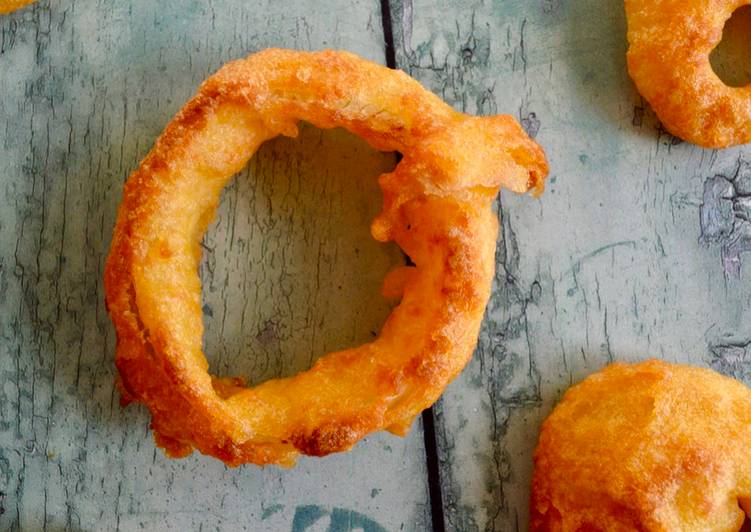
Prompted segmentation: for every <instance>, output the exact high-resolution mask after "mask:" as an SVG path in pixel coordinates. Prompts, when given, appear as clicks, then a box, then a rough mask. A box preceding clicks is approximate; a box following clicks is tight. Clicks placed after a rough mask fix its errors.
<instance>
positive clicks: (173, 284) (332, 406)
mask: <svg viewBox="0 0 751 532" xmlns="http://www.w3.org/2000/svg"><path fill="white" fill-rule="evenodd" d="M299 120H305V121H307V122H310V123H312V124H314V125H315V126H317V127H320V128H331V127H344V128H346V129H348V130H349V131H351V132H353V133H355V134H357V135H359V136H361V137H363V138H364V139H365V140H367V141H368V142H369V143H370V144H371V145H372V146H374V147H375V148H376V149H380V150H388V151H399V152H401V153H402V154H403V155H404V157H403V159H402V160H401V162H400V163H399V164H398V166H397V167H396V169H395V170H394V171H393V172H392V173H388V174H384V175H382V176H381V177H380V179H379V182H380V185H381V188H382V190H383V194H384V208H383V212H382V213H381V214H380V215H379V216H378V217H377V218H376V220H375V221H374V222H373V224H372V228H371V230H372V234H373V236H374V237H375V238H376V239H377V240H380V241H384V242H385V241H388V240H395V241H396V242H397V243H398V244H399V245H400V246H401V247H402V249H403V250H404V251H405V252H406V253H407V254H408V255H409V256H410V257H411V258H412V260H413V261H414V263H415V267H413V268H411V269H410V270H409V271H407V272H405V271H400V272H398V273H397V274H394V275H390V276H389V279H390V281H389V282H388V283H387V285H388V287H387V289H386V291H387V292H389V293H390V295H395V294H394V292H397V293H398V292H400V291H401V292H402V294H401V295H402V301H401V304H400V305H399V306H398V307H397V308H396V309H395V310H394V311H393V313H392V314H391V315H390V316H389V318H388V320H387V321H386V324H385V325H384V327H383V330H382V332H381V335H380V336H379V337H378V338H377V339H376V340H375V341H374V342H372V343H369V344H365V345H363V346H360V347H357V348H354V349H348V350H345V351H340V352H336V353H331V354H328V355H326V356H324V357H323V358H321V359H320V360H318V361H317V362H316V364H315V365H314V366H313V367H312V368H311V369H310V370H308V371H306V372H303V373H300V374H298V375H296V376H294V377H291V378H286V379H278V380H271V381H268V382H265V383H263V384H261V385H259V386H257V387H255V388H245V387H244V386H243V381H242V379H240V378H235V379H218V378H214V377H211V376H210V375H209V373H208V371H207V370H208V364H207V361H206V358H205V356H204V354H203V352H202V350H201V337H202V331H203V326H202V315H201V283H200V279H199V277H198V264H199V260H200V257H201V251H200V249H201V248H200V246H199V243H200V241H201V238H202V236H203V234H204V233H205V231H206V229H207V226H208V224H209V222H210V220H211V219H212V218H213V216H214V213H215V210H216V207H217V203H218V201H219V195H220V192H221V190H222V188H223V187H224V185H225V184H226V183H227V182H228V180H229V179H230V177H231V176H232V175H233V174H235V173H236V172H238V171H239V170H240V169H241V168H243V166H245V164H246V162H247V161H248V159H249V158H250V157H251V156H252V155H253V153H254V152H255V151H256V149H257V148H258V146H259V145H260V144H261V143H262V142H264V141H265V140H268V139H270V138H273V137H275V136H277V135H279V134H282V135H288V136H295V135H296V134H297V126H296V124H297V122H298V121H299ZM546 174H547V163H546V161H545V157H544V154H543V152H542V149H541V148H540V147H539V146H538V145H537V144H535V143H534V142H533V141H532V140H531V139H530V138H529V137H527V135H526V134H525V133H524V131H523V130H522V129H521V127H520V126H519V124H518V123H517V122H516V121H515V120H514V119H513V118H512V117H510V116H493V117H483V118H481V117H470V116H467V115H463V114H461V113H457V112H455V111H453V110H452V109H451V108H450V107H449V106H448V105H446V104H445V103H443V102H442V101H441V100H440V99H439V98H438V97H437V96H435V95H433V94H431V93H430V92H428V91H426V90H425V89H424V88H422V86H420V84H418V83H417V82H416V81H414V80H413V79H411V78H410V77H409V76H407V75H406V74H404V73H403V72H399V71H395V70H390V69H387V68H386V67H383V66H380V65H377V64H374V63H371V62H368V61H365V60H363V59H360V58H358V57H356V56H354V55H352V54H349V53H345V52H334V51H325V52H315V53H306V52H296V51H291V50H266V51H264V52H260V53H257V54H255V55H251V56H250V57H248V58H247V59H245V60H240V61H235V62H232V63H229V64H227V65H225V66H224V67H223V68H222V69H221V70H219V71H218V72H217V73H216V74H214V75H213V76H211V77H210V78H209V79H208V80H207V81H205V82H204V83H203V85H202V86H201V88H200V90H199V92H198V94H197V95H196V96H195V97H194V98H193V99H192V100H191V101H190V102H189V103H188V104H187V105H186V106H185V107H184V108H183V109H182V110H181V111H180V113H179V114H178V115H177V116H176V117H175V118H174V119H173V120H172V122H171V123H170V124H169V125H168V126H167V128H166V130H165V131H164V133H163V134H162V136H161V137H160V138H159V140H158V141H157V143H156V145H155V146H154V148H153V149H152V151H151V152H150V153H149V155H148V156H147V157H146V158H145V159H144V161H143V162H142V163H141V166H140V167H139V168H138V169H137V170H136V171H135V172H134V173H133V174H132V175H131V176H130V178H129V179H128V182H127V183H126V185H125V192H124V198H123V203H122V205H121V207H120V211H119V214H118V218H117V222H116V226H115V231H114V237H113V241H112V247H111V251H110V255H109V258H108V260H107V265H106V271H105V287H106V300H107V305H108V309H109V312H110V315H111V317H112V320H113V322H114V324H115V328H116V330H117V337H118V345H117V353H116V364H117V367H118V370H119V372H120V388H121V392H122V396H123V399H124V401H126V402H127V401H139V402H142V403H145V404H146V405H147V406H148V407H149V409H150V410H151V413H152V427H153V429H154V432H155V439H156V441H157V443H158V445H160V446H161V447H163V448H164V449H166V451H167V454H168V455H170V456H173V457H179V456H185V455H187V454H189V453H190V452H191V451H192V450H193V448H197V449H198V450H200V451H201V452H202V453H205V454H209V455H213V456H215V457H217V458H219V459H221V460H223V461H224V462H225V463H227V464H230V465H238V464H241V463H246V462H253V463H256V464H270V463H279V464H282V465H291V464H292V463H294V460H295V458H296V456H297V455H298V454H299V453H304V454H308V455H325V454H328V453H331V452H336V451H343V450H347V449H349V448H350V447H351V446H352V445H354V444H355V443H356V442H357V441H358V440H360V439H361V438H363V437H364V436H365V435H367V434H369V433H371V432H373V431H377V430H382V429H386V430H389V431H391V432H394V433H397V434H404V433H406V432H407V430H408V429H409V426H410V424H411V423H412V421H413V419H414V417H415V416H416V415H417V414H418V413H419V412H420V411H421V410H423V409H425V408H427V407H428V406H430V405H431V404H432V403H433V402H434V401H435V400H436V399H437V398H438V397H439V395H440V394H441V392H442V391H443V389H444V388H445V386H446V385H447V383H448V382H449V381H450V380H452V379H453V378H454V377H456V376H457V375H458V373H459V372H460V371H461V369H462V368H463V367H464V365H465V364H466V363H467V361H468V359H469V358H470V357H471V355H472V350H473V348H474V346H475V343H476V340H477V334H478V329H479V326H480V322H481V320H482V316H483V311H484V308H485V304H486V302H487V300H488V297H489V293H490V285H491V279H492V277H493V273H494V267H495V262H494V254H495V242H496V236H497V232H498V224H497V219H496V216H495V215H494V214H493V213H492V211H491V208H490V207H491V203H492V201H493V200H494V198H495V196H496V194H497V192H498V189H499V186H500V185H504V186H505V187H506V188H509V189H511V190H513V191H516V192H520V193H521V192H525V191H527V190H529V189H531V188H535V189H538V190H541V187H542V184H543V179H544V177H545V176H546Z"/></svg>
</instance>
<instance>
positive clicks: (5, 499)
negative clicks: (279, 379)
mask: <svg viewBox="0 0 751 532" xmlns="http://www.w3.org/2000/svg"><path fill="white" fill-rule="evenodd" d="M380 21H381V18H380V6H379V4H378V2H376V1H375V0H357V1H354V2H350V1H337V0H326V1H324V2H318V3H317V4H316V7H315V9H313V8H312V6H311V5H310V4H309V3H307V2H301V1H296V2H285V3H275V2H260V1H255V2H247V1H229V0H221V1H220V0H213V1H209V2H199V1H186V0H174V1H170V2H150V1H145V0H143V1H133V2H130V1H129V2H121V1H114V0H112V1H88V0H86V1H70V0H57V1H53V2H47V1H46V0H42V1H40V2H39V3H37V4H34V5H33V6H31V7H29V8H28V9H24V10H21V11H19V12H17V13H15V14H13V15H11V16H8V17H3V18H0V117H2V121H0V127H1V128H2V129H0V197H2V202H1V203H2V205H0V337H1V338H2V340H0V375H2V377H1V380H0V383H1V384H2V385H1V386H0V423H1V424H0V492H2V495H0V507H2V508H3V510H4V513H2V515H0V529H3V530H5V529H24V530H40V529H44V528H46V529H49V530H63V529H73V530H79V529H80V530H103V529H107V530H111V529H118V528H119V529H122V530H139V529H147V530H154V529H160V530H188V529H203V530H215V529H221V530H243V529H245V530H284V529H287V530H290V529H292V527H293V524H295V523H296V525H295V526H297V528H296V530H304V529H306V528H305V527H306V526H307V525H311V526H313V529H315V530H319V529H325V528H326V526H328V525H327V523H333V524H332V526H340V525H341V524H342V523H344V522H345V521H346V522H347V523H351V524H352V526H357V524H358V523H361V524H362V523H366V524H367V523H377V524H378V526H380V527H383V528H384V529H387V530H399V529H404V530H423V529H425V527H426V526H428V525H426V523H427V520H428V519H429V514H428V506H429V504H428V495H427V488H426V483H425V477H426V475H425V466H424V449H423V443H422V432H421V428H420V426H419V424H416V426H415V427H414V429H413V431H412V432H411V433H410V435H409V436H408V437H407V438H405V439H400V438H396V437H394V436H389V435H383V434H381V435H376V436H374V437H371V438H368V439H367V440H366V441H364V442H362V443H361V444H360V445H358V446H357V448H356V449H355V450H354V451H353V452H351V453H349V454H345V455H338V456H332V457H328V458H325V459H321V460H316V459H303V460H302V461H301V463H300V465H299V466H298V467H297V468H296V469H293V470H290V471H284V470H279V469H277V468H266V469H259V468H256V467H253V466H249V467H243V468H239V469H227V468H225V467H224V466H223V465H222V464H221V463H219V462H217V461H215V460H213V459H207V458H204V457H201V456H198V455H194V456H191V457H190V458H188V459H185V460H181V461H171V460H168V459H166V458H165V457H164V456H163V455H162V453H161V452H160V451H158V450H156V449H155V448H154V444H153V441H152V438H151V434H150V432H149V430H148V427H147V425H148V415H147V413H146V411H145V409H144V408H141V407H129V408H127V409H125V410H122V409H121V408H120V406H119V405H118V396H117V393H116V391H115V390H114V387H113V384H114V378H115V370H114V367H113V354H114V342H115V338H114V332H113V329H112V327H111V325H110V322H109V319H108V317H107V315H106V312H105V309H104V307H103V299H104V297H103V287H102V268H103V263H104V259H105V257H106V253H107V250H108V246H109V241H110V235H111V231H112V226H113V222H114V216H115V212H116V208H117V205H118V203H119V201H120V197H121V190H122V184H123V181H124V179H125V178H126V176H127V175H128V173H129V172H130V171H131V170H132V169H133V168H134V167H135V166H136V165H137V164H138V161H139V160H140V158H141V157H143V156H144V155H145V154H146V153H147V151H148V149H149V148H150V147H151V145H152V143H153V141H154V139H155V138H156V136H157V135H158V134H159V132H160V131H161V130H162V128H163V127H164V126H165V124H166V123H167V122H168V121H169V119H170V118H171V117H172V116H173V115H174V113H175V112H176V111H177V110H178V109H179V108H180V107H181V106H182V104H183V103H184V102H185V101H186V100H187V99H188V98H189V97H190V95H191V94H192V93H193V92H194V90H195V88H196V87H197V85H198V84H199V83H200V81H202V80H203V79H204V78H205V77H206V76H207V75H208V74H210V73H211V72H212V71H213V70H215V69H216V68H218V67H219V66H220V65H221V64H222V63H224V62H225V61H227V60H229V59H233V58H238V57H242V56H244V55H246V54H247V53H250V52H253V51H255V50H259V49H262V48H265V47H268V46H284V47H294V48H302V49H319V48H324V47H335V48H345V49H349V50H351V51H354V52H356V53H359V54H361V55H363V56H365V57H368V58H371V59H373V60H376V61H383V49H384V48H383V33H382V28H381V25H380ZM393 164H394V160H393V157H392V156H390V155H383V154H378V153H376V152H374V151H372V150H371V149H370V148H368V147H367V146H365V145H364V144H363V143H362V142H360V141H358V140H356V139H353V138H352V137H350V136H348V135H344V134H342V133H341V132H326V133H321V132H319V131H317V130H315V129H312V128H308V129H304V130H303V134H302V138H301V141H290V140H279V141H274V142H272V143H271V144H270V145H268V146H265V147H264V148H263V149H262V150H261V153H260V154H259V156H258V158H257V159H256V160H255V161H254V162H253V163H252V164H251V168H250V170H249V171H248V172H245V173H243V174H242V175H241V176H240V178H239V179H238V181H237V182H236V183H235V184H233V185H232V186H231V187H230V189H229V190H228V192H227V194H225V198H224V202H223V204H222V208H221V209H220V214H219V218H218V222H217V224H216V226H215V227H213V228H212V230H211V232H210V235H209V237H208V238H207V240H206V248H207V250H208V252H207V257H206V259H205V261H204V267H203V275H204V279H205V281H206V282H205V286H204V297H205V298H206V305H207V306H206V312H207V318H206V323H207V327H208V332H207V337H206V342H207V349H208V351H209V352H210V359H211V361H212V364H213V365H214V366H215V367H217V368H218V371H219V372H220V373H223V374H231V373H248V374H249V376H250V377H251V379H252V380H254V381H258V380H262V379H265V378H268V377H270V376H274V375H279V374H291V373H294V372H295V371H297V370H299V369H302V368H304V367H307V366H309V365H310V363H311V359H312V358H316V357H317V356H319V355H320V354H323V352H325V351H326V350H327V349H332V348H340V347H344V346H346V345H354V344H356V343H359V342H361V341H363V340H364V339H367V338H370V337H371V330H373V329H377V328H378V327H379V326H380V324H381V323H382V321H383V318H384V316H385V315H386V313H387V312H388V306H387V305H386V304H385V303H383V302H382V301H381V300H380V299H377V298H375V296H376V293H377V290H378V285H379V283H380V276H381V275H382V274H383V273H385V271H386V270H387V268H388V266H389V265H390V264H393V263H394V262H398V261H399V260H401V258H400V255H399V254H398V251H397V250H396V249H394V248H388V247H384V246H379V245H377V244H375V243H374V242H372V240H371V239H370V238H369V236H367V235H368V227H367V224H368V221H367V220H368V219H369V218H370V217H372V215H373V214H374V213H375V212H377V210H378V208H379V207H380V203H381V198H380V193H379V192H378V190H377V186H376V184H375V181H374V179H375V177H376V176H377V174H378V173H379V172H380V171H383V170H385V169H388V168H390V167H391V166H392V165H393ZM327 213H328V214H327ZM370 301H372V303H370ZM369 520H372V521H369ZM306 523H307V525H306ZM369 526H370V525H369ZM378 526H376V525H375V524H373V525H372V527H371V528H368V530H380V528H378ZM340 528H341V527H340ZM340 528H336V529H337V530H339V529H340ZM341 529H344V528H341Z"/></svg>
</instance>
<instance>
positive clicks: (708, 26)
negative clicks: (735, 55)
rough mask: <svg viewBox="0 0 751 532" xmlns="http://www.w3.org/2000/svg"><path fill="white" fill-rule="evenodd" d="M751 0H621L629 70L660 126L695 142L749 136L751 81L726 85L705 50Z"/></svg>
mask: <svg viewBox="0 0 751 532" xmlns="http://www.w3.org/2000/svg"><path fill="white" fill-rule="evenodd" d="M747 4H751V0H626V17H627V19H628V42H629V49H628V55H627V58H628V70H629V73H630V74H631V77H632V78H633V80H634V82H635V83H636V87H637V88H638V89H639V92H640V93H641V95H642V96H644V98H645V99H646V100H647V101H648V102H649V104H650V105H651V106H652V109H654V111H655V113H657V116H658V117H659V119H660V120H661V121H662V123H663V125H664V126H665V128H666V129H667V130H668V131H669V132H670V133H672V134H673V135H675V136H677V137H680V138H682V139H684V140H687V141H689V142H693V143H694V144H698V145H699V146H704V147H708V148H725V147H728V146H732V145H735V144H745V143H748V142H751V85H748V86H745V87H729V86H727V85H725V83H723V82H722V80H721V79H720V78H719V77H717V74H715V72H714V70H712V65H711V64H710V62H709V54H710V53H711V52H712V50H713V49H714V48H715V47H716V46H717V45H718V44H719V43H720V41H721V40H722V31H723V28H724V26H725V22H726V21H727V20H728V19H729V18H730V17H731V16H732V15H733V12H734V11H735V10H736V9H738V8H739V7H741V6H744V5H747Z"/></svg>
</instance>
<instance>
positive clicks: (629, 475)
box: [530, 360, 751, 532]
mask: <svg viewBox="0 0 751 532" xmlns="http://www.w3.org/2000/svg"><path fill="white" fill-rule="evenodd" d="M744 509H745V511H746V512H749V511H751V390H749V388H747V387H746V386H744V385H743V384H741V383H740V382H738V381H736V380H734V379H731V378H728V377H724V376H722V375H720V374H718V373H716V372H714V371H712V370H708V369H703V368H696V367H691V366H683V365H675V364H668V363H666V362H660V361H656V360H652V361H647V362H643V363H640V364H633V365H631V364H613V365H611V366H609V367H607V368H605V369H604V370H603V371H601V372H599V373H596V374H594V375H591V376H590V377H588V378H587V379H585V380H584V381H583V382H581V383H580V384H578V385H576V386H574V387H573V388H571V389H570V390H568V391H567V392H566V394H565V395H564V397H563V399H562V400H561V402H560V403H559V404H558V406H556V407H555V410H553V413H552V414H551V415H550V417H548V419H547V420H546V421H545V422H544V423H543V426H542V431H541V433H540V440H539V443H538V446H537V450H536V451H535V470H534V475H533V480H532V502H531V519H530V530H532V531H552V530H556V531H578V530H602V531H626V530H645V531H668V530H697V531H698V530H702V531H718V532H719V531H737V530H740V529H741V526H743V523H744V520H745V519H746V515H745V513H744Z"/></svg>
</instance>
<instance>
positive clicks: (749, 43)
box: [709, 5, 751, 87]
mask: <svg viewBox="0 0 751 532" xmlns="http://www.w3.org/2000/svg"><path fill="white" fill-rule="evenodd" d="M749 35H751V5H746V6H743V7H740V8H738V9H737V10H736V11H735V12H734V13H733V16H732V17H730V19H729V20H728V21H727V23H726V24H725V29H724V30H723V33H722V41H721V42H720V44H718V45H717V47H716V48H715V49H714V50H712V53H711V54H710V55H709V62H710V63H711V64H712V70H714V72H715V74H717V77H719V78H720V79H721V80H722V81H723V83H725V84H726V85H728V86H730V87H745V86H746V85H749V84H751V38H749Z"/></svg>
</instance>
